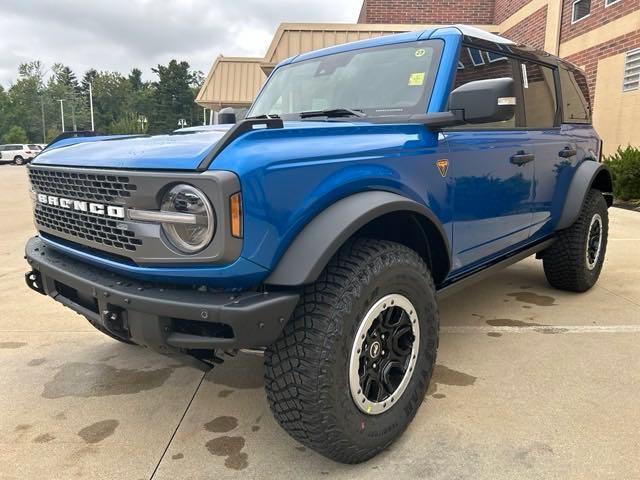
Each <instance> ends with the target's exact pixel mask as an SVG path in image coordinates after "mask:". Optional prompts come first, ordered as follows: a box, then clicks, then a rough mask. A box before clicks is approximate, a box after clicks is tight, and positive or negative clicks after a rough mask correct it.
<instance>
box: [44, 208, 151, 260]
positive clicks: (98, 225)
mask: <svg viewBox="0 0 640 480" xmlns="http://www.w3.org/2000/svg"><path fill="white" fill-rule="evenodd" d="M35 218H36V223H37V224H38V225H40V226H42V227H45V228H48V229H51V230H54V231H57V232H62V233H66V234H67V235H71V236H73V237H76V238H78V239H81V240H88V241H90V242H95V243H98V244H101V245H108V246H110V247H113V248H119V249H123V250H128V251H131V252H134V251H135V250H136V248H137V247H138V246H140V245H142V240H140V239H139V238H136V235H135V233H134V232H132V231H129V230H123V229H121V228H119V227H118V225H119V224H120V222H117V221H114V220H109V219H107V218H102V217H97V216H93V215H89V214H85V213H76V212H72V211H69V210H64V209H61V208H56V207H51V206H49V205H42V204H38V205H37V206H36V210H35ZM121 226H122V225H121Z"/></svg>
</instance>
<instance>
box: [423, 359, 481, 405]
mask: <svg viewBox="0 0 640 480" xmlns="http://www.w3.org/2000/svg"><path fill="white" fill-rule="evenodd" d="M477 378H478V377H474V376H472V375H469V374H467V373H464V372H459V371H457V370H453V369H451V368H449V367H445V366H444V365H439V364H436V366H435V368H434V369H433V376H432V377H431V382H430V383H429V388H428V390H427V396H432V397H434V398H444V397H439V396H438V397H436V392H437V391H438V385H451V386H454V387H468V386H471V385H473V384H474V383H475V382H476V380H477ZM439 395H441V394H439Z"/></svg>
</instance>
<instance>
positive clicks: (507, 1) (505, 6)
mask: <svg viewBox="0 0 640 480" xmlns="http://www.w3.org/2000/svg"><path fill="white" fill-rule="evenodd" d="M495 2H496V4H495V8H494V23H502V22H504V21H505V20H506V19H507V18H509V17H510V16H511V15H513V14H514V13H516V12H517V11H518V10H520V9H521V8H522V7H524V6H525V5H526V4H527V3H529V2H531V0H495Z"/></svg>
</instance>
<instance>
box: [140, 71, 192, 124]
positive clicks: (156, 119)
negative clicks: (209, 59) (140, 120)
mask: <svg viewBox="0 0 640 480" xmlns="http://www.w3.org/2000/svg"><path fill="white" fill-rule="evenodd" d="M151 71H153V73H155V74H157V75H158V78H159V80H158V81H157V82H154V83H153V85H154V87H155V95H154V104H155V105H154V107H155V111H154V112H153V113H154V114H153V115H152V116H151V121H150V122H151V124H150V126H149V131H150V132H152V133H160V132H162V133H164V132H169V131H172V130H174V129H176V128H177V125H178V121H179V120H180V119H181V118H184V119H186V120H187V122H188V124H190V125H192V124H193V103H194V100H195V95H194V93H193V88H192V87H194V86H195V83H196V82H197V81H198V76H197V74H196V73H194V72H192V71H191V70H190V69H189V64H188V63H187V62H177V61H176V60H171V61H170V62H169V64H168V65H166V66H165V65H158V66H157V68H152V69H151Z"/></svg>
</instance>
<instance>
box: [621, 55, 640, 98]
mask: <svg viewBox="0 0 640 480" xmlns="http://www.w3.org/2000/svg"><path fill="white" fill-rule="evenodd" d="M639 88H640V48H639V49H637V50H632V51H631V52H627V55H626V56H625V58H624V80H623V83H622V91H623V92H630V91H631V90H638V89H639Z"/></svg>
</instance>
